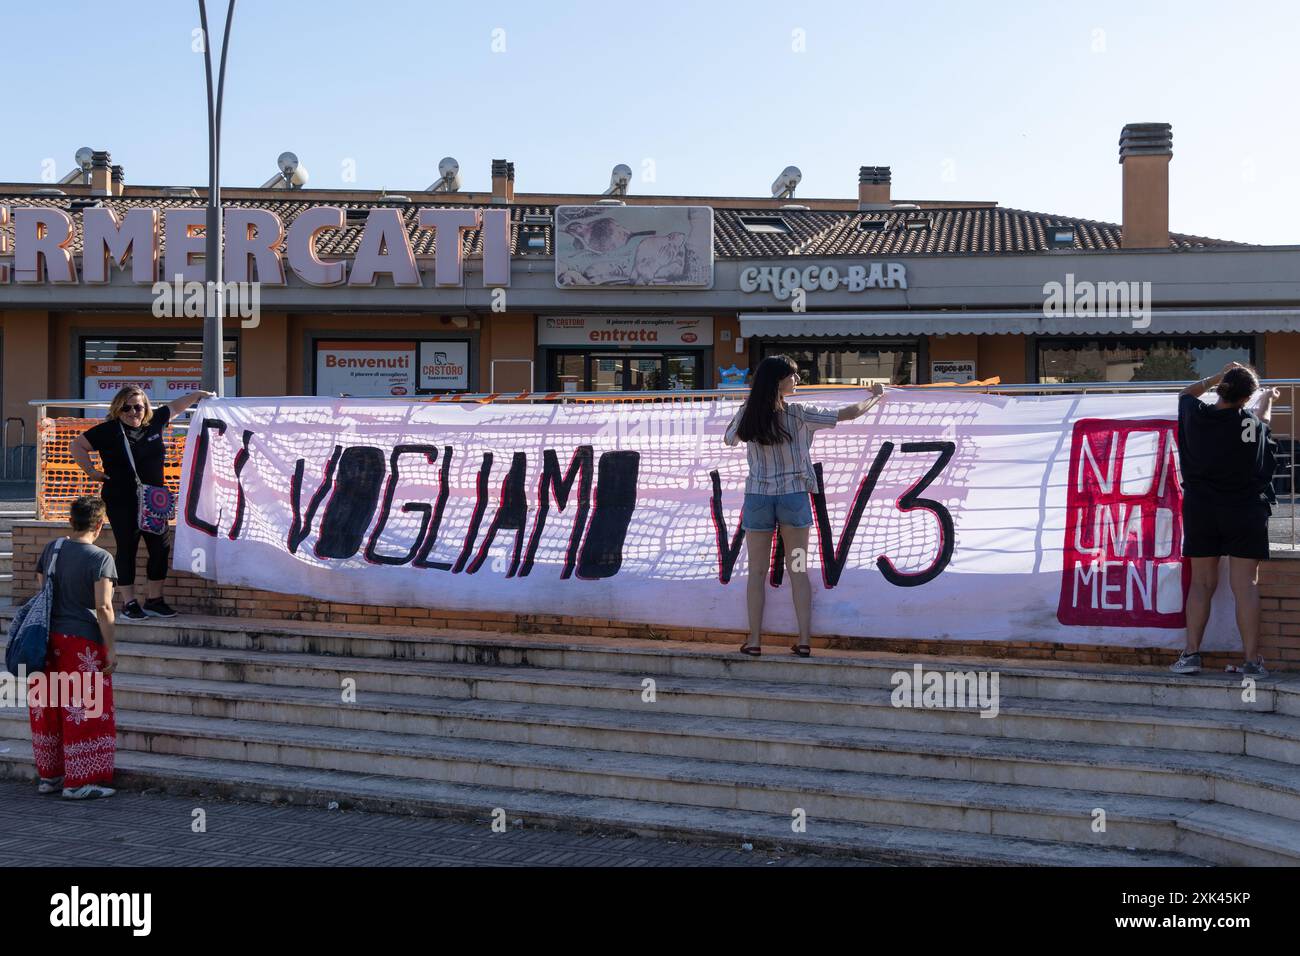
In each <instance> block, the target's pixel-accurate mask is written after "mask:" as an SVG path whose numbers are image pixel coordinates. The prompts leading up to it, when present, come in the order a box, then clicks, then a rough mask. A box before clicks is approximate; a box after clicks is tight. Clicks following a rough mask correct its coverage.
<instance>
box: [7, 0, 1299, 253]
mask: <svg viewBox="0 0 1300 956" xmlns="http://www.w3.org/2000/svg"><path fill="white" fill-rule="evenodd" d="M209 6H210V9H209V15H210V16H212V17H213V19H214V20H216V21H217V23H216V24H215V25H213V30H214V32H215V33H217V34H218V37H219V32H220V23H221V22H222V20H221V18H223V17H224V10H225V3H224V0H212V3H211V4H210V5H209ZM197 24H198V13H197V3H196V2H186V0H166V2H163V0H128V2H125V3H120V4H112V3H106V2H105V0H95V2H72V0H61V2H56V3H39V4H28V3H22V4H19V3H6V4H5V8H4V13H3V24H2V26H3V33H4V35H5V39H6V41H7V42H6V43H5V52H4V54H3V62H4V65H5V67H6V69H5V73H6V76H7V77H8V79H9V81H10V95H9V96H8V97H6V100H7V102H6V105H5V115H4V119H3V125H2V126H0V181H14V180H18V181H33V180H38V179H39V178H40V176H41V173H42V169H43V168H48V167H43V166H42V164H43V163H44V162H45V161H46V160H53V165H54V167H55V168H56V169H57V173H58V175H60V176H61V175H62V174H63V173H65V172H67V171H68V170H69V169H70V168H71V166H72V156H73V153H74V152H75V151H76V149H77V147H79V146H83V145H84V146H92V147H94V148H96V149H108V150H110V151H111V152H112V155H113V161H114V162H115V163H120V164H122V165H123V166H124V167H125V170H126V177H127V182H128V183H134V184H151V185H156V184H168V185H171V184H187V185H189V184H201V183H204V182H206V179H207V140H206V131H205V126H204V119H203V115H204V84H203V72H202V57H201V56H199V55H198V54H196V53H194V52H192V49H191V43H192V37H191V31H192V30H193V29H195V28H196V27H197ZM494 31H503V33H496V32H494ZM796 31H802V33H800V34H796ZM800 38H802V45H803V47H804V49H803V51H802V52H798V51H796V49H795V47H796V46H797V45H799V43H800ZM38 40H39V41H42V42H37V41H38ZM216 42H217V40H216V39H215V38H214V45H215V43H216ZM494 42H495V44H496V45H497V46H498V47H500V46H501V44H502V42H504V47H505V48H504V50H503V51H501V52H494V49H493V46H494ZM24 76H33V77H35V76H40V77H41V82H40V84H37V83H35V82H34V81H32V82H27V81H24V79H23V77H24ZM1126 122H1168V123H1172V124H1173V127H1174V158H1173V162H1172V165H1171V167H1170V190H1171V206H1172V209H1171V217H1170V219H1171V222H1170V225H1171V228H1173V229H1174V230H1175V231H1178V232H1189V233H1194V234H1200V235H1207V236H1212V237H1216V238H1222V239H1235V240H1240V241H1246V242H1258V243H1287V244H1300V4H1297V3H1295V2H1293V0H1275V2H1250V0H1245V2H1234V3H1232V4H1223V3H1211V2H1201V0H1177V2H1149V0H1127V2H1111V0H1103V2H1088V3H1067V2H1056V0H1039V2H1029V0H1025V2H1019V0H1016V2H1013V0H1002V2H994V3H984V4H976V3H968V2H917V0H909V2H906V3H883V2H878V0H866V2H863V0H858V2H853V0H845V2H841V0H825V2H811V0H803V2H795V0H790V2H785V3H777V2H768V0H747V2H716V0H707V2H704V0H694V2H689V3H686V2H679V0H659V2H657V3H653V4H646V3H625V4H617V3H596V2H582V3H559V2H557V3H535V2H534V3H516V2H498V3H491V4H488V3H462V4H456V3H434V2H415V0H367V2H364V3H358V2H355V0H342V2H340V0H331V2H307V3H296V4H295V3H282V2H277V0H240V2H239V4H238V6H237V8H236V14H235V25H234V34H233V39H232V43H231V57H230V67H229V76H228V80H227V101H226V108H225V136H224V144H223V153H224V159H223V165H222V182H223V183H224V184H226V185H254V184H260V183H261V182H263V181H265V180H266V179H267V177H268V176H270V175H271V174H272V173H274V172H275V158H276V156H277V155H278V154H279V153H280V152H281V151H282V150H286V149H290V150H293V151H295V152H296V153H297V154H298V155H299V156H300V157H301V158H302V160H303V162H304V164H305V165H306V166H307V167H308V169H309V171H310V174H311V181H310V183H309V188H310V187H311V186H316V187H321V188H339V187H344V186H348V185H351V184H350V183H348V182H346V181H345V179H344V176H345V172H346V170H347V169H348V167H347V165H346V163H347V161H349V160H350V161H352V163H353V167H352V168H354V169H355V185H357V186H360V187H363V188H370V187H375V188H377V187H386V188H388V189H390V190H393V191H401V190H411V189H422V188H424V187H425V186H427V185H428V184H429V183H430V182H432V181H433V180H434V179H435V178H436V175H437V172H436V170H437V162H438V160H439V158H441V157H442V156H444V155H452V156H455V157H456V158H457V159H458V160H459V161H460V164H461V173H462V176H463V179H464V188H465V189H466V190H482V189H487V188H488V187H489V167H490V162H491V160H492V159H493V158H506V159H510V160H512V161H513V162H514V163H515V167H516V188H517V190H519V191H521V192H543V191H546V192H550V191H557V192H558V191H596V190H599V189H603V188H604V186H605V185H606V184H607V183H608V177H609V170H610V168H611V167H612V166H613V165H614V164H615V163H619V162H624V163H627V164H629V165H630V166H631V167H632V168H633V171H634V180H633V184H632V188H633V189H634V190H635V191H636V192H638V193H643V194H654V193H662V194H675V195H680V194H688V195H690V194H698V195H709V194H712V195H754V196H765V195H767V194H768V189H769V186H770V184H771V182H772V180H773V179H774V178H775V177H776V175H777V173H778V172H779V171H780V170H781V169H782V168H783V167H784V166H786V165H789V164H794V165H797V166H799V167H801V168H802V170H803V173H804V178H803V183H802V185H801V187H800V189H799V195H800V196H803V197H826V196H837V197H850V196H855V195H856V190H857V169H858V167H859V166H860V165H882V166H890V167H892V169H893V195H894V196H895V198H904V199H988V200H996V201H997V202H999V203H1001V204H1002V205H1004V206H1013V207H1018V208H1022V209H1032V210H1036V211H1040V212H1048V213H1059V214H1066V215H1073V216H1082V217H1087V218H1092V219H1101V220H1108V221H1118V220H1119V217H1120V167H1119V165H1118V163H1117V158H1118V154H1117V142H1118V138H1119V132H1120V129H1121V128H1122V127H1123V125H1124V124H1125V123H1126ZM647 161H652V163H653V170H654V175H655V179H654V181H653V182H648V181H645V180H644V179H643V174H644V171H645V170H646V169H647V168H648V166H647Z"/></svg>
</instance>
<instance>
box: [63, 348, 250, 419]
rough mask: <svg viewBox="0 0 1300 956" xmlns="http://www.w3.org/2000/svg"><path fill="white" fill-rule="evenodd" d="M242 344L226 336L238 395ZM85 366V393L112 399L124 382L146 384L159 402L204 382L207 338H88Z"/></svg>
mask: <svg viewBox="0 0 1300 956" xmlns="http://www.w3.org/2000/svg"><path fill="white" fill-rule="evenodd" d="M236 350H237V346H236V342H235V339H226V340H225V347H224V349H223V353H224V362H225V379H226V382H225V391H226V394H227V395H232V396H233V395H237V394H239V392H238V389H237V380H236V367H237V363H236ZM81 368H82V379H81V381H82V397H83V398H88V399H93V400H95V401H101V402H106V401H110V400H111V399H112V398H113V396H114V395H116V394H117V392H118V390H119V389H120V388H122V386H124V385H127V384H131V385H137V386H139V387H140V388H142V389H143V390H144V392H145V394H146V395H148V396H149V400H150V401H152V402H154V403H155V404H159V403H164V402H169V401H171V400H172V399H174V398H179V397H180V396H182V395H186V394H188V393H189V392H192V391H194V390H195V389H196V388H199V387H201V383H202V380H203V341H202V339H168V338H153V337H148V336H140V337H127V338H115V339H84V340H83V341H82V348H81Z"/></svg>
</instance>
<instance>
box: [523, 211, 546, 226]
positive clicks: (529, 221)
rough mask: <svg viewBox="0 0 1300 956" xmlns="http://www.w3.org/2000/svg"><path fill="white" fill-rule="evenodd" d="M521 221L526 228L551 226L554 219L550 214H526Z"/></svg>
mask: <svg viewBox="0 0 1300 956" xmlns="http://www.w3.org/2000/svg"><path fill="white" fill-rule="evenodd" d="M520 221H521V222H522V223H523V224H524V225H526V226H549V225H550V224H551V222H552V219H551V216H550V214H549V213H544V212H526V213H524V218H523V219H521V220H520Z"/></svg>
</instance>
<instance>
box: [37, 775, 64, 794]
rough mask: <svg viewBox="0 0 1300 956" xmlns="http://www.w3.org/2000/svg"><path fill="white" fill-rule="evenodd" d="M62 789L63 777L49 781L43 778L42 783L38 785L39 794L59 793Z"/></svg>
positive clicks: (52, 778)
mask: <svg viewBox="0 0 1300 956" xmlns="http://www.w3.org/2000/svg"><path fill="white" fill-rule="evenodd" d="M62 789H63V778H62V777H51V778H50V779H48V780H47V779H46V778H45V777H41V782H40V783H39V784H37V785H36V792H37V793H58V792H59V791H60V790H62Z"/></svg>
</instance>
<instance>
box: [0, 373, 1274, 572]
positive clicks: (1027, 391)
mask: <svg viewBox="0 0 1300 956" xmlns="http://www.w3.org/2000/svg"><path fill="white" fill-rule="evenodd" d="M1261 384H1262V385H1263V387H1265V388H1276V389H1278V390H1279V391H1280V392H1281V396H1280V398H1279V399H1278V400H1277V401H1276V402H1274V403H1273V408H1272V422H1271V427H1272V432H1273V437H1274V438H1275V439H1276V440H1277V441H1278V456H1277V458H1278V466H1279V467H1278V471H1277V472H1276V473H1275V475H1274V478H1273V487H1274V491H1275V492H1276V494H1277V496H1278V501H1279V504H1281V503H1282V502H1283V501H1284V500H1285V507H1286V509H1287V511H1288V512H1289V515H1288V516H1287V517H1288V518H1289V523H1290V529H1291V533H1290V543H1291V546H1292V547H1295V546H1296V545H1297V534H1296V532H1297V525H1296V501H1295V497H1296V455H1295V450H1296V415H1295V414H1294V413H1293V410H1294V409H1295V407H1296V389H1297V387H1300V379H1293V378H1289V379H1268V380H1264V381H1263V382H1262V383H1261ZM889 387H890V388H897V389H913V388H915V389H918V390H926V391H931V390H936V389H942V390H944V391H945V392H949V391H951V392H973V393H976V394H985V395H1091V394H1114V393H1120V394H1122V393H1125V392H1130V393H1150V392H1179V391H1182V390H1183V389H1184V388H1186V387H1187V383H1186V382H1070V383H1062V384H1044V383H1028V384H1006V385H1004V384H996V385H986V384H980V385H898V386H889ZM865 388H866V386H865V385H801V386H800V387H799V391H800V392H820V391H841V392H842V391H844V390H846V389H865ZM748 394H749V389H748V388H744V387H740V388H707V389H671V390H667V391H655V392H623V391H617V392H518V393H499V392H475V393H451V394H442V395H417V396H410V395H407V396H400V395H399V396H382V397H376V398H373V399H371V398H366V399H365V400H366V401H385V402H402V403H414V404H430V403H432V404H443V403H445V404H467V403H469V404H486V403H496V402H502V403H512V402H525V403H546V402H550V403H557V404H582V403H592V402H611V403H620V404H621V403H631V402H638V403H646V402H649V403H668V404H675V403H686V402H707V401H739V400H741V399H743V398H744V397H745V396H746V395H748ZM317 397H325V396H317ZM338 397H339V398H348V397H351V396H338ZM357 397H358V398H359V397H360V396H357ZM29 404H30V405H32V406H33V407H34V408H35V409H36V414H37V417H38V420H41V419H44V418H46V417H47V415H48V411H49V409H51V408H62V409H89V408H95V409H107V408H108V407H109V403H108V402H100V401H89V400H87V399H82V398H72V399H37V400H34V401H32V402H30V403H29ZM190 414H191V413H190V412H188V411H187V412H185V414H184V415H183V416H181V418H185V417H187V416H189V415H190ZM11 420H12V419H10V421H11ZM1282 421H1285V427H1280V423H1281V422H1282ZM174 427H175V428H176V429H177V430H180V431H185V430H187V429H188V427H189V426H188V423H187V422H185V421H177V422H176V424H175V426H174ZM24 428H25V426H24ZM23 434H24V435H25V431H24V432H23ZM7 436H8V421H6V423H5V438H6V439H7ZM41 443H42V442H41V435H40V429H39V428H38V429H37V444H36V469H35V470H36V503H37V512H38V517H40V509H41V501H42V498H41V491H42V462H43V459H44V455H43V453H42V449H41ZM6 448H7V446H6ZM6 461H7V459H6Z"/></svg>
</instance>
